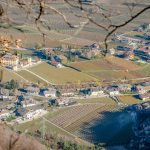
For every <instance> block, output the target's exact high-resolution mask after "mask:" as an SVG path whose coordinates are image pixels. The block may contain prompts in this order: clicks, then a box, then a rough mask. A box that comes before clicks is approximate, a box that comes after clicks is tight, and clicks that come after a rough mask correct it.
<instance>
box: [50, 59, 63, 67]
mask: <svg viewBox="0 0 150 150" xmlns="http://www.w3.org/2000/svg"><path fill="white" fill-rule="evenodd" d="M50 64H51V65H52V66H54V67H56V68H62V67H63V65H62V64H61V63H59V62H57V61H55V60H52V61H50Z"/></svg>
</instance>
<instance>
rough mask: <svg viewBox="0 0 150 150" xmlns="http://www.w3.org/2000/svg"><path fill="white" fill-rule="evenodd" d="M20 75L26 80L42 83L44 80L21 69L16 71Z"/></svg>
mask: <svg viewBox="0 0 150 150" xmlns="http://www.w3.org/2000/svg"><path fill="white" fill-rule="evenodd" d="M17 73H18V74H19V75H20V76H22V77H23V78H25V79H26V80H28V81H30V82H33V83H43V84H45V83H46V82H45V81H44V80H42V79H40V78H38V77H37V76H35V75H33V74H31V73H30V72H27V71H26V70H21V71H18V72H17Z"/></svg>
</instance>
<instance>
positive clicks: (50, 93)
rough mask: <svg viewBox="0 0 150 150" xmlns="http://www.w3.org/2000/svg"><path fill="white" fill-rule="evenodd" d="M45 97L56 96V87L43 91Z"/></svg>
mask: <svg viewBox="0 0 150 150" xmlns="http://www.w3.org/2000/svg"><path fill="white" fill-rule="evenodd" d="M43 94H44V96H45V97H53V98H55V97H56V89H48V90H46V91H44V92H43Z"/></svg>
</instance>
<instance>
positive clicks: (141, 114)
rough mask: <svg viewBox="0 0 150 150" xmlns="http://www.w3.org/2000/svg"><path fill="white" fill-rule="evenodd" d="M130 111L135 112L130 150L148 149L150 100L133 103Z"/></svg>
mask: <svg viewBox="0 0 150 150" xmlns="http://www.w3.org/2000/svg"><path fill="white" fill-rule="evenodd" d="M130 110H131V111H134V112H135V113H136V119H135V124H134V126H133V131H134V135H135V137H134V138H133V139H132V140H131V142H130V144H129V149H131V150H149V149H150V102H145V103H142V104H137V105H133V106H132V107H130Z"/></svg>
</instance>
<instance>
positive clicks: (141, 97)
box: [139, 93, 150, 101]
mask: <svg viewBox="0 0 150 150" xmlns="http://www.w3.org/2000/svg"><path fill="white" fill-rule="evenodd" d="M139 98H140V99H141V100H143V101H145V100H148V99H150V93H144V94H139Z"/></svg>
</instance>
